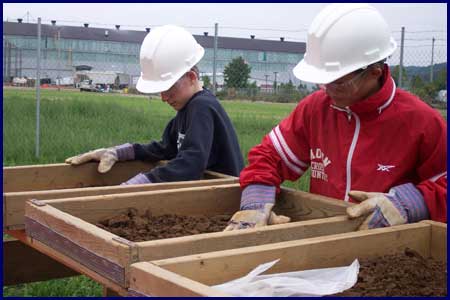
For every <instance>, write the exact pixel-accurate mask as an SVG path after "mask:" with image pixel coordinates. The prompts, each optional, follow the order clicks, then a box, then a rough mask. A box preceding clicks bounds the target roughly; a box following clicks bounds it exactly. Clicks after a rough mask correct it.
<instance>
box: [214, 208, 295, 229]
mask: <svg viewBox="0 0 450 300" xmlns="http://www.w3.org/2000/svg"><path fill="white" fill-rule="evenodd" d="M272 207H273V204H272V203H269V204H265V205H264V208H263V209H261V210H258V209H251V210H240V211H238V212H236V213H235V214H234V215H233V217H231V220H230V221H229V223H228V226H227V227H226V228H225V229H224V230H223V231H230V230H238V229H245V228H254V227H262V226H266V225H274V224H284V223H288V222H289V221H290V220H291V218H289V217H286V216H278V215H276V214H275V213H274V212H273V211H272Z"/></svg>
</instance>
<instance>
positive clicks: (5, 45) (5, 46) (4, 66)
mask: <svg viewBox="0 0 450 300" xmlns="http://www.w3.org/2000/svg"><path fill="white" fill-rule="evenodd" d="M7 46H8V41H7V40H6V39H4V40H3V83H5V82H7V81H6V64H7V62H6V59H7V56H6V49H7Z"/></svg>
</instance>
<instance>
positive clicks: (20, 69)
mask: <svg viewBox="0 0 450 300" xmlns="http://www.w3.org/2000/svg"><path fill="white" fill-rule="evenodd" d="M19 71H20V74H19V75H20V78H22V48H19Z"/></svg>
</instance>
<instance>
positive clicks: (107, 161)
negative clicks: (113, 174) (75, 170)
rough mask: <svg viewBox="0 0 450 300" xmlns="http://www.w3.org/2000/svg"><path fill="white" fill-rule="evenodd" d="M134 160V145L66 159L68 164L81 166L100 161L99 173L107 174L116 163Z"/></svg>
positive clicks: (100, 150)
mask: <svg viewBox="0 0 450 300" xmlns="http://www.w3.org/2000/svg"><path fill="white" fill-rule="evenodd" d="M133 159H134V148H133V145H132V144H129V143H127V144H123V145H119V146H115V147H111V148H101V149H96V150H92V151H89V152H87V153H83V154H80V155H77V156H73V157H69V158H67V159H66V163H67V164H71V165H81V164H84V163H86V162H89V161H92V160H95V161H99V162H100V163H99V165H98V171H99V172H100V173H106V172H108V171H109V170H111V168H112V166H113V165H114V164H115V163H116V161H125V160H133Z"/></svg>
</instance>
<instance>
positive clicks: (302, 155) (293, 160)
mask: <svg viewBox="0 0 450 300" xmlns="http://www.w3.org/2000/svg"><path fill="white" fill-rule="evenodd" d="M306 102H308V101H307V99H305V100H302V101H300V103H299V104H298V106H297V107H296V108H295V110H294V111H293V112H292V113H291V114H290V115H289V116H288V117H287V118H286V119H284V120H282V121H281V122H280V124H279V125H277V126H276V127H274V128H273V129H272V131H271V132H270V133H269V134H267V135H266V136H265V137H264V138H263V140H262V142H261V144H259V145H257V146H255V147H253V148H252V149H251V150H250V152H249V153H248V161H249V165H248V166H247V167H246V168H244V170H243V171H242V172H241V174H240V177H239V180H240V184H241V188H242V189H245V188H246V187H247V186H248V185H250V184H263V185H269V186H275V187H276V191H277V193H278V192H279V191H280V184H281V183H283V181H285V180H292V181H295V180H297V179H298V178H300V176H302V175H303V173H304V172H305V171H306V170H307V169H308V168H309V164H310V156H309V148H310V147H309V143H308V138H307V130H306V127H307V117H306V111H305V110H306V105H305V104H306Z"/></svg>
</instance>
